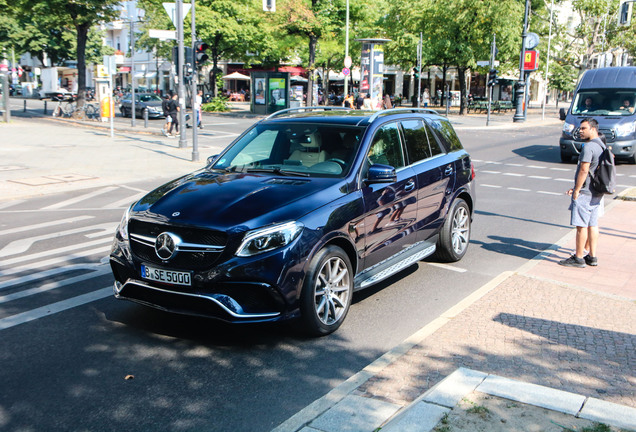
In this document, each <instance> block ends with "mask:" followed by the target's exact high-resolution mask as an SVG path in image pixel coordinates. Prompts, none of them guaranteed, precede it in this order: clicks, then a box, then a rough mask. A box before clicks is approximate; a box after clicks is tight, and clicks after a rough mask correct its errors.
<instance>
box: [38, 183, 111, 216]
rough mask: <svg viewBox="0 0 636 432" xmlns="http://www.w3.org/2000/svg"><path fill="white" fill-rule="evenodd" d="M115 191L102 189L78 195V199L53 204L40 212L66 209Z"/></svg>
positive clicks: (108, 188) (107, 188)
mask: <svg viewBox="0 0 636 432" xmlns="http://www.w3.org/2000/svg"><path fill="white" fill-rule="evenodd" d="M116 189H117V187H116V186H109V187H105V188H103V189H100V190H97V191H94V192H91V193H87V194H84V195H80V196H78V197H75V198H71V199H68V200H66V201H61V202H59V203H57V204H53V205H50V206H47V207H44V208H42V210H56V209H60V208H62V207H68V206H70V205H73V204H76V203H78V202H80V201H84V200H87V199H91V198H93V197H96V196H97V195H102V194H105V193H108V192H111V191H114V190H116Z"/></svg>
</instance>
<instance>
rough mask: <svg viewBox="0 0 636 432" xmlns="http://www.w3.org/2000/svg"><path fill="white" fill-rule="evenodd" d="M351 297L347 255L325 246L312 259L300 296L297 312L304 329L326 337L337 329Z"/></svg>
mask: <svg viewBox="0 0 636 432" xmlns="http://www.w3.org/2000/svg"><path fill="white" fill-rule="evenodd" d="M352 296H353V271H352V268H351V262H350V261H349V257H348V256H347V254H346V253H345V252H344V251H343V250H342V249H340V248H339V247H337V246H327V247H326V248H324V249H322V250H320V251H319V252H318V253H317V254H316V256H315V257H314V258H313V259H312V260H311V263H310V266H309V271H308V273H307V277H306V278H305V283H304V285H303V290H302V293H301V304H300V311H301V316H302V318H301V319H302V322H303V326H304V330H306V332H307V333H308V334H310V335H311V336H325V335H328V334H330V333H333V332H334V331H336V330H337V329H338V327H340V325H341V324H342V322H343V321H344V319H345V317H346V316H347V312H348V311H349V306H351V298H352Z"/></svg>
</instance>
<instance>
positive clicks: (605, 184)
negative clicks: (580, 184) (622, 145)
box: [590, 141, 616, 195]
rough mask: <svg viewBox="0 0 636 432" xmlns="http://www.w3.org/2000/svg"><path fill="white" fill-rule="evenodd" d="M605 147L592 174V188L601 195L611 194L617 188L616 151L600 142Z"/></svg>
mask: <svg viewBox="0 0 636 432" xmlns="http://www.w3.org/2000/svg"><path fill="white" fill-rule="evenodd" d="M595 142H596V143H597V144H599V145H600V146H601V147H602V148H603V152H602V153H601V156H599V158H598V165H597V166H596V169H595V170H594V173H593V174H592V173H590V176H591V183H590V187H591V189H592V190H593V191H594V192H596V193H598V194H599V195H611V194H613V193H614V192H615V190H616V166H614V153H612V150H611V149H610V147H608V146H606V145H602V144H600V143H599V142H598V141H595Z"/></svg>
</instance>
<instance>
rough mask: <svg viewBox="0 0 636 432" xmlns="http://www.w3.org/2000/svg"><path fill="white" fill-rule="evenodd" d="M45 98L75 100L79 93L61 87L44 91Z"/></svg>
mask: <svg viewBox="0 0 636 432" xmlns="http://www.w3.org/2000/svg"><path fill="white" fill-rule="evenodd" d="M44 98H45V99H51V100H52V101H74V100H75V99H77V93H75V92H70V91H68V90H66V89H59V90H55V91H51V92H46V93H44Z"/></svg>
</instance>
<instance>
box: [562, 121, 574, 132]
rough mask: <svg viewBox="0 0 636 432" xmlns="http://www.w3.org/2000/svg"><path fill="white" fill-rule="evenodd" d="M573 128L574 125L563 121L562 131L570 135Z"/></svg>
mask: <svg viewBox="0 0 636 432" xmlns="http://www.w3.org/2000/svg"><path fill="white" fill-rule="evenodd" d="M573 130H574V125H573V124H570V123H568V122H565V123H563V133H565V134H568V135H571V134H572V131H573Z"/></svg>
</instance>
